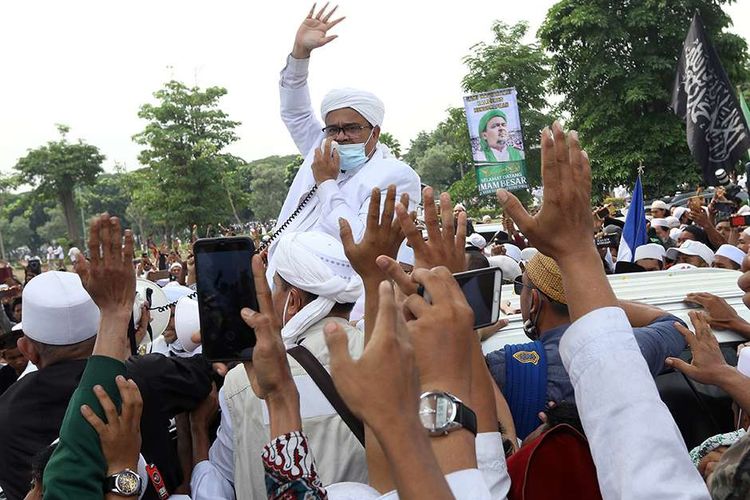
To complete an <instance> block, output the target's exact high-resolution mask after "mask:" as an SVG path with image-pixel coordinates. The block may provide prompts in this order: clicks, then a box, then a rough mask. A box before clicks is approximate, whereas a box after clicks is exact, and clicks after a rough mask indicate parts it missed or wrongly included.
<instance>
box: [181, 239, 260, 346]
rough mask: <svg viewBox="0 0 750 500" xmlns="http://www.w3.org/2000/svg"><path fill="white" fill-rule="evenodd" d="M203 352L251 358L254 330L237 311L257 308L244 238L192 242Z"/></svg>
mask: <svg viewBox="0 0 750 500" xmlns="http://www.w3.org/2000/svg"><path fill="white" fill-rule="evenodd" d="M193 253H194V255H195V275H196V285H197V289H198V315H199V317H200V328H201V342H202V344H203V355H204V356H205V357H206V359H208V360H209V361H238V360H239V361H246V360H251V359H252V357H253V347H255V331H253V329H252V328H250V327H249V326H247V324H245V322H244V321H243V319H242V317H241V316H240V310H241V309H242V308H244V307H249V308H251V309H253V310H255V311H257V310H258V300H257V297H256V295H255V282H254V281H253V272H252V269H251V268H250V259H251V258H252V256H253V254H254V253H255V245H254V244H253V240H251V239H250V238H247V237H230V238H203V239H199V240H197V241H196V242H195V244H194V245H193Z"/></svg>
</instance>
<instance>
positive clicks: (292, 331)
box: [274, 231, 364, 346]
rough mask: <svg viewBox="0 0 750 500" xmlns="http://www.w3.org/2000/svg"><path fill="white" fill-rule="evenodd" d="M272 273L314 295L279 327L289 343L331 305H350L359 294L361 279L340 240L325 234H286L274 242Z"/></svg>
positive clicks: (325, 312) (296, 339)
mask: <svg viewBox="0 0 750 500" xmlns="http://www.w3.org/2000/svg"><path fill="white" fill-rule="evenodd" d="M274 258H275V260H276V272H277V273H278V274H279V276H281V278H283V279H284V281H286V282H287V283H289V284H290V285H292V286H294V287H296V288H299V289H300V290H304V291H305V292H308V293H312V294H315V295H317V296H318V298H317V299H315V300H313V301H312V302H310V303H309V304H307V305H306V306H305V307H303V308H302V309H301V310H300V311H299V312H298V313H297V314H295V315H294V317H293V318H292V319H290V320H289V321H288V322H287V323H286V324H285V325H284V327H283V328H282V329H281V337H282V338H283V339H284V344H286V345H287V346H292V345H294V344H296V343H297V341H298V340H299V336H300V335H301V334H302V333H304V332H305V331H306V330H307V329H308V328H309V327H310V326H311V325H313V324H315V323H317V322H318V321H320V320H322V319H323V318H325V317H326V316H328V315H329V314H330V312H331V309H333V306H334V305H335V304H337V303H338V304H350V303H354V302H356V301H357V299H358V298H359V297H360V296H361V295H362V293H363V291H364V287H363V285H362V279H361V278H360V277H359V275H357V273H356V272H354V269H352V266H351V264H349V261H348V260H347V258H346V255H345V254H344V247H343V246H342V245H341V243H340V242H339V241H338V240H336V239H335V238H333V237H332V236H329V235H327V234H325V233H320V232H316V231H307V232H304V233H287V234H285V235H284V236H283V237H282V238H281V239H280V240H279V243H278V245H276V252H275V257H274Z"/></svg>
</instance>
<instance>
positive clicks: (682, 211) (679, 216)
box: [673, 207, 688, 221]
mask: <svg viewBox="0 0 750 500" xmlns="http://www.w3.org/2000/svg"><path fill="white" fill-rule="evenodd" d="M687 211H688V209H687V208H685V207H677V208H675V209H674V214H673V215H674V217H675V218H676V219H677V220H678V221H679V220H680V219H682V216H683V215H685V214H686V213H687Z"/></svg>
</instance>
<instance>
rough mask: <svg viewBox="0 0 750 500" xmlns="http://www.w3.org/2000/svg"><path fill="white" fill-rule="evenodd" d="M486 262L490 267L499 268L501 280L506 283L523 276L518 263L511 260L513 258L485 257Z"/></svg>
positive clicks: (502, 256) (501, 256) (503, 256)
mask: <svg viewBox="0 0 750 500" xmlns="http://www.w3.org/2000/svg"><path fill="white" fill-rule="evenodd" d="M487 260H488V261H489V263H490V266H492V267H497V268H500V270H501V271H502V272H503V279H504V280H508V281H513V280H514V279H516V278H517V277H519V276H521V274H523V271H521V266H519V265H518V262H516V261H515V260H513V258H511V257H508V256H507V255H493V256H491V257H487Z"/></svg>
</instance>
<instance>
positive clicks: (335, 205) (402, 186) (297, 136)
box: [269, 56, 421, 272]
mask: <svg viewBox="0 0 750 500" xmlns="http://www.w3.org/2000/svg"><path fill="white" fill-rule="evenodd" d="M308 64H309V59H294V58H293V57H291V56H289V57H288V58H287V65H286V67H285V68H284V69H283V70H282V72H281V80H280V82H279V91H280V93H281V118H282V120H283V121H284V124H285V125H286V126H287V129H288V130H289V133H290V135H291V136H292V139H293V140H294V143H295V144H296V145H297V148H298V149H299V151H300V153H301V154H302V155H304V156H305V162H304V163H303V164H302V166H301V167H300V169H299V172H297V175H296V176H295V178H294V182H292V186H291V187H290V188H289V193H288V194H287V197H286V200H285V201H284V205H283V207H282V209H281V212H280V213H279V216H278V222H277V227H278V226H280V225H281V224H283V223H284V222H285V221H286V220H287V219H288V218H289V217H290V215H291V214H293V213H294V212H295V210H296V209H297V207H298V206H299V204H300V202H301V201H302V199H304V198H305V196H306V195H307V194H308V193H309V192H310V190H311V189H312V187H313V186H314V185H315V179H314V177H313V173H312V163H313V160H314V158H315V149H316V148H318V147H320V145H321V143H322V141H323V139H324V138H325V134H324V133H323V131H322V128H323V124H322V123H321V122H320V121H318V119H317V118H316V116H315V112H314V111H313V108H312V104H311V102H310V92H309V89H308V86H307V74H308V71H307V70H308ZM390 184H395V185H396V188H397V193H398V195H400V194H401V193H404V192H405V193H408V194H409V200H410V207H411V208H414V207H416V205H417V204H418V203H419V201H420V199H421V190H420V181H419V175H417V173H416V172H415V171H414V170H413V169H412V168H411V167H410V166H409V165H407V164H406V163H404V162H402V161H400V160H398V159H396V158H395V157H394V156H393V155H391V154H390V152H389V151H388V148H386V147H385V146H383V145H382V144H378V145H377V147H376V150H375V152H374V153H373V155H372V157H371V158H370V160H369V161H368V162H367V163H365V164H364V165H363V166H361V167H359V168H356V169H354V170H350V171H347V172H342V173H341V174H339V176H338V178H337V179H336V180H328V181H325V182H323V183H321V185H320V186H319V187H318V190H317V193H316V194H315V195H314V196H313V197H312V198H311V200H310V201H309V202H308V203H307V205H306V206H305V207H304V208H302V209H301V210H300V212H299V215H298V216H297V217H296V218H295V219H294V221H292V222H291V223H290V224H289V226H288V227H287V229H285V231H287V232H291V231H306V230H310V229H312V230H315V231H321V232H324V233H328V234H330V235H331V236H333V237H334V238H336V239H338V238H339V222H338V221H339V218H343V219H346V220H347V221H349V224H350V225H351V227H352V234H353V236H354V240H355V241H359V240H360V239H361V237H362V235H363V233H364V230H365V222H366V218H367V210H368V208H369V203H370V197H371V193H372V189H373V188H376V187H377V188H379V189H380V190H381V192H385V191H386V190H387V189H388V186H389V185H390ZM383 203H385V196H383V199H382V200H381V206H382V204H383ZM270 261H271V262H270V263H269V272H272V271H273V269H274V268H275V266H274V264H273V247H272V248H271V255H270Z"/></svg>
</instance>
